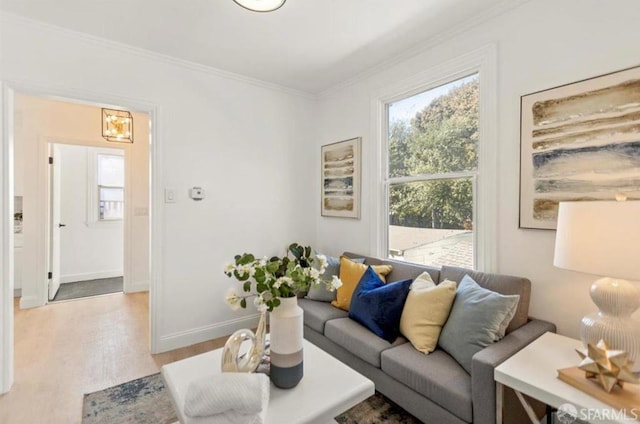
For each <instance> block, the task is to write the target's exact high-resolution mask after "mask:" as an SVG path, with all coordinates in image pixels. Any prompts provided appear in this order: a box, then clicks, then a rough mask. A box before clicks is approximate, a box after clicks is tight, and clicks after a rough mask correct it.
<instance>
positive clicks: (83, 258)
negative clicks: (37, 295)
mask: <svg viewBox="0 0 640 424" xmlns="http://www.w3.org/2000/svg"><path fill="white" fill-rule="evenodd" d="M49 158H50V159H49V182H50V184H49V187H50V188H49V195H50V208H49V219H50V222H49V260H50V269H51V276H50V277H51V278H50V279H49V282H48V299H49V301H50V302H59V301H64V300H71V299H79V298H85V297H91V296H98V295H103V294H110V293H118V292H120V293H121V292H123V291H124V219H125V198H124V192H125V151H124V150H123V149H119V148H98V147H92V146H84V145H77V144H62V143H49Z"/></svg>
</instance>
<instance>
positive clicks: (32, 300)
mask: <svg viewBox="0 0 640 424" xmlns="http://www.w3.org/2000/svg"><path fill="white" fill-rule="evenodd" d="M38 306H42V302H41V301H40V299H38V297H37V296H22V297H21V298H20V309H29V308H37V307H38Z"/></svg>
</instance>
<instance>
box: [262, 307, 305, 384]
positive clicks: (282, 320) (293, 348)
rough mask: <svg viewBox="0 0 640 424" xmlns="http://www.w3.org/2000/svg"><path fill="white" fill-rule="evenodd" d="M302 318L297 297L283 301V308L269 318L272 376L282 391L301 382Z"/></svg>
mask: <svg viewBox="0 0 640 424" xmlns="http://www.w3.org/2000/svg"><path fill="white" fill-rule="evenodd" d="M303 314H304V311H303V310H302V308H300V307H299V306H298V298H297V297H285V298H280V305H279V306H278V307H276V308H275V309H274V310H273V311H272V312H271V313H270V314H269V327H270V333H271V366H270V371H269V376H270V378H271V381H272V382H273V384H274V385H275V386H276V387H279V388H281V389H291V388H293V387H295V386H297V385H298V383H299V382H300V380H302V375H303V360H302V359H303V354H302V340H303V325H304V324H303Z"/></svg>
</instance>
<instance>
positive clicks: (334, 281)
mask: <svg viewBox="0 0 640 424" xmlns="http://www.w3.org/2000/svg"><path fill="white" fill-rule="evenodd" d="M340 287H342V281H341V280H340V279H339V278H338V276H337V275H334V276H333V278H331V282H330V283H329V291H334V290H337V289H339V288H340Z"/></svg>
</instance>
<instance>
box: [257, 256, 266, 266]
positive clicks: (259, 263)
mask: <svg viewBox="0 0 640 424" xmlns="http://www.w3.org/2000/svg"><path fill="white" fill-rule="evenodd" d="M265 265H267V257H266V256H265V257H264V258H262V259H260V260H259V261H258V266H265Z"/></svg>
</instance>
